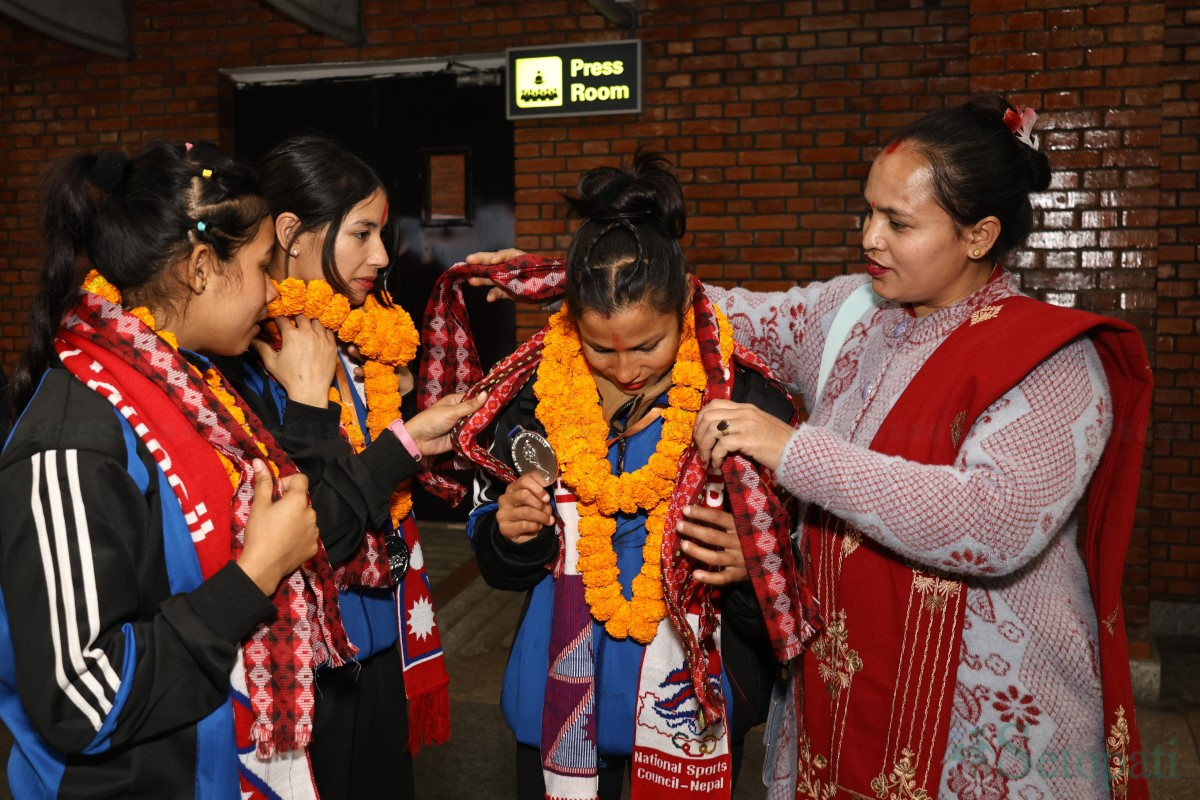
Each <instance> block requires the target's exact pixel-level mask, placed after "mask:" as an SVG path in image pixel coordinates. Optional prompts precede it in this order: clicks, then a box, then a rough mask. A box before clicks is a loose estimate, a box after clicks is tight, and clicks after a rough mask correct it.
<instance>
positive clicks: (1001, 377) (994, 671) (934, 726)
mask: <svg viewBox="0 0 1200 800" xmlns="http://www.w3.org/2000/svg"><path fill="white" fill-rule="evenodd" d="M1035 119H1036V115H1034V114H1033V112H1032V111H1030V110H1028V109H1026V110H1024V111H1021V110H1020V109H1017V108H1014V107H1013V106H1011V105H1009V104H1008V103H1007V102H1005V101H1004V100H1003V99H1002V98H1000V97H998V96H989V97H981V98H976V99H974V100H972V101H971V102H968V103H966V104H964V105H962V106H959V107H957V108H953V109H949V110H944V111H938V112H934V113H932V114H929V115H928V116H926V117H924V118H922V119H920V120H917V121H916V122H913V123H911V124H910V125H908V126H907V127H905V128H903V129H902V130H900V131H899V132H898V133H896V134H895V135H894V136H893V137H892V138H891V139H890V140H889V141H888V143H887V144H886V146H885V147H884V150H883V152H881V153H880V154H879V155H878V156H877V157H876V159H875V161H874V163H873V164H872V167H871V172H870V175H869V176H868V178H867V184H866V188H865V191H864V194H863V199H864V203H865V209H864V211H865V217H864V221H863V232H862V246H863V250H864V254H865V256H866V272H867V273H868V275H867V277H866V279H864V276H862V275H861V274H858V275H850V276H847V277H845V278H839V279H836V280H833V281H829V282H828V283H814V284H809V285H808V286H805V287H803V288H796V289H792V290H790V291H788V292H780V293H754V292H746V291H743V290H740V289H735V290H733V291H725V292H723V291H720V290H713V294H714V297H715V299H716V300H717V301H718V302H719V303H721V305H722V306H723V307H725V308H727V309H728V310H729V314H730V319H731V322H732V323H733V325H734V327H735V329H736V330H737V331H738V333H739V339H740V340H741V341H742V342H743V343H745V344H746V345H747V346H748V347H749V348H750V349H751V350H753V351H755V352H757V353H758V354H759V355H761V356H763V357H764V359H765V360H766V361H767V362H768V363H769V364H770V365H771V367H772V368H773V369H774V370H776V371H777V372H778V374H780V376H781V378H782V379H783V380H784V381H786V382H787V383H788V384H789V385H790V387H791V388H793V389H794V390H797V391H799V392H800V393H801V394H802V395H803V396H804V398H805V401H806V403H807V405H808V408H809V409H810V411H811V415H810V417H809V420H808V422H807V423H806V424H803V425H801V426H800V427H799V428H798V429H792V428H789V427H787V426H785V425H781V424H779V422H778V421H777V420H775V419H773V418H771V417H769V416H768V415H766V414H763V413H762V412H761V411H759V410H758V409H756V408H754V407H752V406H749V405H744V404H741V405H739V404H734V403H729V402H727V401H718V402H714V403H712V404H710V405H709V406H708V407H706V408H705V409H704V410H703V411H702V412H701V414H700V418H699V420H698V422H697V426H696V441H697V443H698V446H699V447H700V448H701V450H702V452H703V454H704V455H706V456H709V457H710V458H711V460H712V461H713V462H714V463H719V462H720V461H721V460H722V459H723V458H724V457H726V456H727V455H728V454H730V453H735V452H736V453H740V454H742V455H745V456H748V457H750V458H752V459H753V460H755V461H757V462H759V463H760V464H764V465H767V466H770V467H772V468H775V469H776V477H777V480H778V481H779V483H780V484H781V485H782V486H783V487H785V488H786V489H787V490H788V491H790V492H791V493H792V494H793V495H795V496H796V497H797V498H799V499H800V500H801V501H802V502H803V503H805V504H807V512H806V513H805V514H804V516H803V523H802V526H801V532H802V535H801V537H800V543H801V548H802V552H803V554H804V555H805V557H806V567H807V569H808V571H809V574H810V576H811V578H810V585H811V586H812V587H813V590H814V591H815V593H816V595H817V598H818V600H819V601H820V605H821V613H822V617H823V620H824V623H825V627H824V631H823V633H822V634H821V635H820V636H819V637H818V639H817V640H816V641H815V642H813V643H812V644H811V645H810V648H809V650H808V652H807V654H806V655H805V657H804V669H803V680H802V684H803V686H804V691H803V692H802V693H799V692H798V708H799V712H800V713H799V716H798V726H797V728H796V729H795V730H796V733H797V740H796V741H797V755H798V758H795V759H792V760H791V764H798V773H797V775H796V782H797V787H798V790H797V796H799V797H830V796H833V797H843V796H863V795H866V796H879V797H885V796H903V797H917V796H935V795H936V796H938V797H954V798H983V797H989V798H990V797H996V798H1001V797H1017V796H1020V797H1047V798H1048V797H1058V798H1068V797H1069V798H1100V797H1108V796H1110V795H1113V796H1117V797H1124V796H1143V797H1144V796H1145V782H1144V781H1143V780H1141V779H1142V778H1144V767H1143V764H1142V761H1141V753H1140V744H1139V740H1138V737H1137V731H1136V727H1135V725H1134V720H1133V702H1132V696H1131V691H1130V681H1129V667H1128V653H1127V647H1126V642H1125V626H1124V620H1123V618H1122V612H1121V600H1120V581H1121V576H1122V568H1123V564H1124V556H1125V551H1126V547H1127V544H1128V540H1129V531H1130V526H1131V523H1132V519H1133V510H1134V507H1135V501H1136V495H1137V486H1138V472H1139V464H1140V458H1141V453H1142V443H1143V441H1144V438H1145V430H1146V422H1147V413H1148V404H1149V397H1150V375H1149V370H1148V364H1147V361H1146V355H1145V351H1144V349H1143V347H1142V343H1141V338H1140V336H1139V334H1138V332H1137V331H1136V330H1135V329H1133V328H1132V327H1131V326H1128V325H1126V324H1124V323H1121V322H1118V321H1116V320H1111V319H1107V318H1103V317H1098V316H1094V315H1091V314H1085V313H1082V312H1078V311H1073V310H1069V309H1062V308H1056V307H1054V306H1050V305H1046V304H1044V303H1039V302H1036V301H1034V300H1032V299H1030V298H1027V297H1024V296H1022V295H1021V294H1020V291H1019V288H1018V282H1017V279H1016V278H1015V277H1014V276H1013V275H1012V274H1011V273H1010V272H1008V271H1007V270H1006V269H1005V268H1004V266H1003V263H1004V260H1005V259H1006V257H1007V256H1008V255H1009V254H1010V253H1011V252H1012V251H1013V250H1014V249H1015V248H1017V247H1019V246H1020V245H1021V244H1022V243H1023V242H1024V240H1025V238H1026V236H1027V235H1028V233H1029V231H1030V228H1031V226H1032V222H1033V211H1032V208H1031V205H1030V200H1029V195H1030V192H1033V191H1041V190H1044V189H1046V188H1047V186H1048V185H1049V181H1050V172H1049V165H1048V163H1047V160H1046V157H1045V155H1043V154H1042V153H1041V152H1040V151H1039V150H1038V147H1037V144H1038V140H1037V137H1036V136H1034V135H1033V133H1032V128H1033V123H1034V120H1035ZM1089 484H1090V485H1092V487H1093V489H1094V490H1093V491H1092V492H1091V493H1090V496H1089V504H1088V512H1087V525H1086V531H1084V532H1082V533H1083V536H1084V541H1085V543H1086V544H1085V548H1084V557H1081V555H1080V550H1079V549H1078V548H1077V546H1076V541H1077V528H1076V518H1075V514H1074V510H1075V507H1076V504H1077V503H1078V502H1079V500H1080V499H1081V498H1083V497H1084V494H1085V492H1086V490H1087V489H1088V487H1089ZM785 730H788V728H787V727H786V726H785ZM922 792H923V793H924V794H922ZM851 793H856V794H851Z"/></svg>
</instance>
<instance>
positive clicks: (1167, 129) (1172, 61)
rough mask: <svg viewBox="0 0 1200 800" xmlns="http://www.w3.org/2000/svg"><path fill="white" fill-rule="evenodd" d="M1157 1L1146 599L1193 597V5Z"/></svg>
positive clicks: (1199, 507) (1197, 353)
mask: <svg viewBox="0 0 1200 800" xmlns="http://www.w3.org/2000/svg"><path fill="white" fill-rule="evenodd" d="M1165 5H1166V9H1165V11H1166V13H1165V23H1166V24H1165V31H1164V35H1163V45H1164V47H1163V66H1164V68H1165V76H1164V80H1163V84H1162V96H1163V106H1162V145H1161V150H1162V158H1161V164H1160V180H1159V183H1158V185H1157V187H1155V188H1156V189H1157V190H1158V194H1159V208H1160V209H1161V210H1160V212H1159V220H1158V222H1159V229H1158V241H1157V247H1158V265H1157V267H1158V281H1157V286H1156V289H1157V297H1158V306H1157V309H1156V312H1157V313H1156V319H1155V334H1156V337H1157V358H1156V363H1155V377H1156V383H1157V387H1158V391H1157V393H1156V395H1155V398H1154V401H1155V402H1154V441H1153V443H1152V447H1153V452H1154V461H1153V472H1154V474H1153V479H1152V481H1153V482H1152V484H1151V486H1152V491H1153V495H1152V502H1151V504H1150V506H1149V508H1150V519H1151V536H1150V580H1149V586H1148V589H1149V592H1150V596H1151V597H1154V598H1158V597H1166V596H1191V597H1195V596H1196V595H1197V594H1200V295H1198V293H1197V286H1198V285H1200V185H1198V178H1200V58H1198V57H1197V52H1198V51H1200V9H1198V8H1197V7H1196V5H1195V3H1193V2H1190V0H1168V2H1167V3H1166V4H1165Z"/></svg>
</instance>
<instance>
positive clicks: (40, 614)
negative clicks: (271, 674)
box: [0, 367, 275, 798]
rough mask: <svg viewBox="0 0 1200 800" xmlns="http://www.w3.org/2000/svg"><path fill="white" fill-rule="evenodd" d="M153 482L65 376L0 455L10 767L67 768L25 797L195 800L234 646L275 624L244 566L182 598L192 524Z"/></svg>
mask: <svg viewBox="0 0 1200 800" xmlns="http://www.w3.org/2000/svg"><path fill="white" fill-rule="evenodd" d="M176 457H179V456H178V455H176ZM157 475H158V471H157V466H156V465H155V462H154V460H153V458H152V457H151V455H150V453H149V452H148V451H147V449H146V448H145V446H144V445H143V444H142V443H141V441H140V440H139V439H138V438H137V437H136V436H134V435H133V432H132V430H131V429H129V428H128V425H127V424H125V423H123V421H122V420H121V419H120V418H119V416H118V414H117V412H116V410H115V409H114V408H113V406H112V405H111V404H110V403H109V402H108V401H107V400H105V399H104V398H103V397H101V396H99V395H98V394H96V393H95V392H93V391H91V390H90V389H88V388H87V387H86V386H84V385H83V384H82V383H80V382H79V381H78V380H76V379H75V378H74V377H73V376H72V375H71V374H70V373H68V372H67V370H65V369H63V368H61V367H58V368H54V369H51V370H50V371H49V372H48V373H47V374H46V376H45V378H44V380H43V382H42V385H41V387H40V388H39V390H38V392H37V394H36V395H35V396H34V398H33V400H32V401H31V402H30V404H29V406H28V408H27V409H26V411H25V412H24V414H23V416H22V417H21V419H20V422H19V424H18V425H17V428H16V431H15V432H14V434H13V438H12V440H11V441H10V442H9V444H8V447H7V448H6V449H5V450H4V454H3V456H2V457H0V507H3V508H4V509H5V513H4V517H3V519H2V521H0V588H2V589H3V598H4V610H5V612H6V613H5V615H4V616H5V617H6V619H4V620H3V621H4V622H6V623H7V628H8V633H10V634H11V649H10V648H9V642H8V641H5V640H6V639H8V637H7V636H3V637H0V648H2V649H4V650H5V651H6V652H4V653H3V655H2V656H0V671H2V672H3V673H4V674H3V676H2V677H3V681H2V683H0V697H2V698H3V699H4V702H0V708H3V709H4V715H5V723H6V724H7V725H8V727H9V729H10V730H11V731H12V733H13V735H14V737H15V738H16V740H17V744H16V746H15V747H14V754H13V758H14V759H20V757H21V753H24V754H25V755H26V756H29V757H31V758H35V759H36V757H37V756H46V757H50V758H64V759H65V767H64V770H63V772H62V774H61V775H60V776H56V775H54V774H52V773H46V772H40V773H38V775H39V777H40V778H41V780H42V782H43V785H42V786H39V785H38V784H37V782H36V781H34V780H33V778H34V774H33V773H32V772H20V771H19V775H18V778H19V779H24V780H28V781H29V782H28V783H27V784H25V785H13V786H12V790H13V796H14V797H40V796H46V795H44V794H43V792H46V791H49V792H50V793H49V796H57V797H63V798H72V797H145V798H152V797H153V798H159V797H190V796H192V795H193V793H194V791H195V780H196V778H195V759H196V745H197V741H196V727H195V725H196V723H197V722H198V721H199V720H201V719H202V718H204V717H205V716H207V715H208V714H210V713H211V712H212V711H214V710H215V709H216V708H217V707H218V706H219V705H220V704H222V703H225V702H227V697H228V693H229V673H230V670H231V669H232V667H233V663H234V659H235V658H236V656H237V648H238V644H239V642H241V641H242V640H243V639H245V638H246V637H247V636H248V635H249V634H250V633H251V632H252V631H253V630H254V628H255V627H256V626H257V625H258V624H259V623H261V622H263V621H265V620H267V619H269V618H270V617H271V616H272V615H273V614H274V611H275V608H274V605H273V604H272V603H271V601H270V600H269V599H268V598H267V597H265V596H264V595H263V594H262V592H261V591H259V589H258V587H257V586H255V584H254V583H253V582H252V581H251V580H250V579H249V578H248V577H247V576H246V574H245V573H244V572H242V570H241V569H240V568H239V567H238V566H237V565H236V564H234V563H230V564H228V565H226V566H225V567H224V568H222V569H221V570H220V571H218V572H217V573H216V574H215V575H213V576H212V577H211V578H209V579H208V580H207V581H204V582H203V583H202V584H201V585H200V586H199V587H198V588H196V589H195V590H193V591H190V592H187V593H183V594H175V595H173V594H172V593H171V589H170V586H169V583H168V576H167V567H166V561H165V555H164V547H163V530H164V519H165V517H164V514H167V515H170V514H174V515H178V517H179V519H182V514H181V512H180V509H179V505H178V502H177V501H176V499H175V497H174V495H173V494H171V493H170V492H169V491H168V492H167V493H165V494H164V493H161V492H160V490H159V483H158V479H157ZM135 476H137V477H135ZM139 479H140V481H141V483H142V484H143V485H144V486H145V487H146V488H145V490H144V491H143V489H142V488H141V486H139ZM14 685H15V687H16V691H15V697H16V699H19V701H20V708H21V710H23V712H24V714H20V713H19V712H18V711H17V709H15V708H14V707H13V706H12V705H9V704H10V703H11V701H12V699H13V697H14V692H13V687H14ZM30 724H31V725H32V730H31V729H30V727H29V726H30ZM33 731H36V733H37V734H40V736H35V735H33ZM85 751H89V752H91V753H92V754H90V755H88V754H85ZM231 755H232V754H231ZM10 775H12V773H11V772H10ZM56 780H57V781H58V783H57V793H56V794H55V793H54V789H55V785H54V781H56ZM45 783H49V784H50V785H48V786H46V785H45Z"/></svg>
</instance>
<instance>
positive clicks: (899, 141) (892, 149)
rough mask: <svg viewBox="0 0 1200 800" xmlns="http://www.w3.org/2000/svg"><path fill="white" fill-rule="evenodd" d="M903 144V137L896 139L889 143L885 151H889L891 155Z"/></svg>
mask: <svg viewBox="0 0 1200 800" xmlns="http://www.w3.org/2000/svg"><path fill="white" fill-rule="evenodd" d="M902 144H904V140H903V139H897V140H896V141H894V142H892V143H891V144H889V145H888V146H887V150H885V151H884V152H885V153H887V154H888V155H891V154H892V153H894V152H896V151H897V150H899V149H900V145H902Z"/></svg>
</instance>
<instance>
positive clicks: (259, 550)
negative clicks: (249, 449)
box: [237, 459, 320, 597]
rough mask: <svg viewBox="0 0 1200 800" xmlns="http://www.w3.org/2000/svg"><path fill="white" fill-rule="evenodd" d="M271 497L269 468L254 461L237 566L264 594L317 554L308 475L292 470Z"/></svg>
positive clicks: (313, 513)
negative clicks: (277, 493)
mask: <svg viewBox="0 0 1200 800" xmlns="http://www.w3.org/2000/svg"><path fill="white" fill-rule="evenodd" d="M280 488H281V491H282V496H281V497H280V498H279V499H278V500H275V499H274V497H273V493H274V489H273V487H272V484H271V471H270V470H269V469H267V466H266V465H265V464H263V462H262V461H259V460H258V459H255V460H254V501H253V502H252V504H251V506H250V516H249V518H248V519H247V520H246V538H245V545H244V546H243V548H242V554H241V555H240V556H239V557H238V560H237V563H238V566H239V567H241V568H242V571H243V572H245V573H246V576H247V577H249V578H250V580H252V581H254V583H255V585H257V586H258V588H259V589H261V590H262V593H263V594H265V595H266V596H267V597H271V596H272V595H274V594H275V589H276V588H278V586H279V582H280V581H282V580H283V579H284V578H285V577H287V576H288V575H291V574H292V573H293V572H295V571H296V568H297V567H299V566H300V565H301V564H303V563H304V562H305V561H308V560H309V559H310V558H312V557H313V556H315V555H316V554H317V542H318V540H319V538H320V534H319V531H318V530H317V514H316V512H315V511H313V510H312V507H311V506H310V505H309V504H308V478H306V477H305V476H304V475H303V473H299V472H297V473H294V474H292V475H289V476H287V477H286V478H283V479H282V480H281V481H280Z"/></svg>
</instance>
